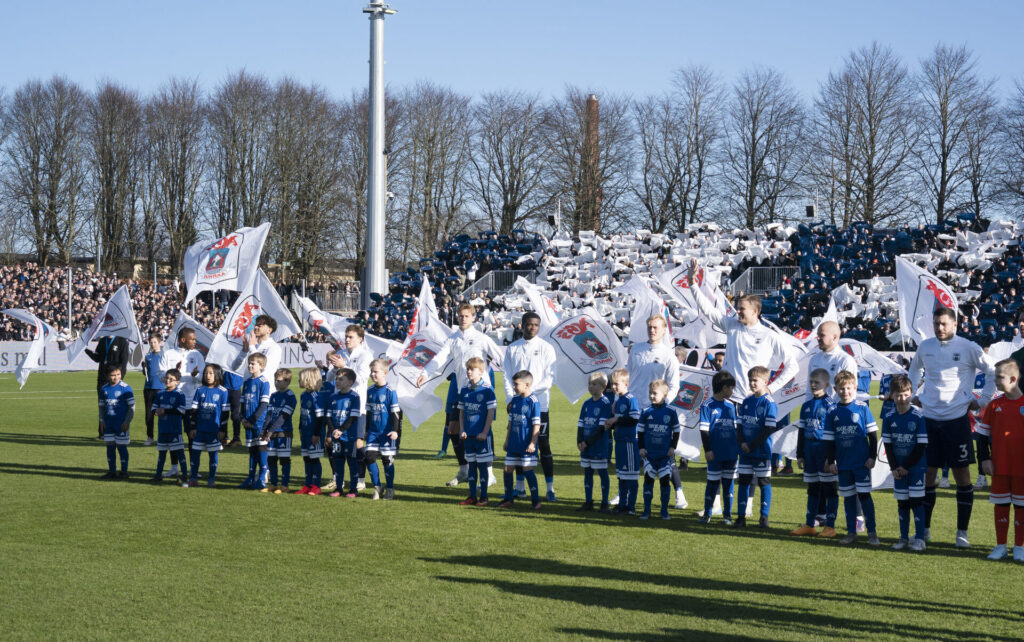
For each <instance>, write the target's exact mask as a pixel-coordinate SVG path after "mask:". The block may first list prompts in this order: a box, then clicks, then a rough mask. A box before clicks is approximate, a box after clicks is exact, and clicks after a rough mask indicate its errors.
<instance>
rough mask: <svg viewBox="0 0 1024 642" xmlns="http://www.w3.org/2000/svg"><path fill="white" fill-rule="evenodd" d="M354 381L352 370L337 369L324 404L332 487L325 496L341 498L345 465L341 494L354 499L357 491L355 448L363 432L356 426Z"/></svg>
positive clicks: (357, 421) (357, 399) (357, 406)
mask: <svg viewBox="0 0 1024 642" xmlns="http://www.w3.org/2000/svg"><path fill="white" fill-rule="evenodd" d="M355 382H356V372H355V370H353V369H351V368H342V369H341V370H339V371H338V376H337V377H336V378H335V380H334V394H332V395H331V398H330V401H329V402H328V403H327V410H326V415H327V428H328V434H327V447H328V448H329V449H330V453H331V461H332V465H331V468H332V469H333V470H334V483H335V486H336V487H335V489H334V490H333V491H332V492H331V493H330V494H329V495H328V496H329V497H341V490H342V487H344V485H345V464H348V474H349V483H348V493H346V494H345V497H348V498H355V497H356V496H357V493H358V490H357V489H356V486H357V485H358V484H359V463H358V462H357V461H356V449H357V447H358V442H359V441H360V440H361V439H362V438H363V436H364V435H363V433H361V432H360V425H359V415H360V412H359V410H360V407H359V394H358V393H357V392H356V391H355V390H352V386H353V385H354V384H355Z"/></svg>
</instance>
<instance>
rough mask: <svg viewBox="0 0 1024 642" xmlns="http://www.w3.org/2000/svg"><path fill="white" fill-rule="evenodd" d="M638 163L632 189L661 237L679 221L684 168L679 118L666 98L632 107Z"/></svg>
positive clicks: (651, 225) (658, 98)
mask: <svg viewBox="0 0 1024 642" xmlns="http://www.w3.org/2000/svg"><path fill="white" fill-rule="evenodd" d="M633 117H634V119H635V120H636V131H637V146H638V148H639V149H638V154H639V163H638V165H639V166H638V167H637V178H636V181H635V184H634V186H633V193H634V194H636V197H637V199H639V201H640V205H641V206H642V207H643V209H644V212H645V213H646V214H647V220H648V222H649V225H650V229H651V231H652V232H657V233H661V232H664V231H665V229H666V228H668V227H669V225H671V224H672V223H674V222H675V221H676V220H677V218H678V209H679V207H678V205H679V200H678V193H679V191H680V187H681V184H682V182H683V169H684V166H685V164H686V142H685V140H684V139H683V138H682V130H683V124H682V120H683V118H682V114H680V113H679V110H678V109H677V108H676V103H675V101H674V100H673V99H672V98H671V97H670V96H667V95H663V96H657V97H655V96H650V97H647V98H644V99H642V100H638V101H636V102H635V103H633Z"/></svg>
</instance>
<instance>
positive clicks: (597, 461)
mask: <svg viewBox="0 0 1024 642" xmlns="http://www.w3.org/2000/svg"><path fill="white" fill-rule="evenodd" d="M580 466H581V467H583V468H591V469H593V470H608V458H607V457H601V458H598V457H587V456H585V455H581V456H580Z"/></svg>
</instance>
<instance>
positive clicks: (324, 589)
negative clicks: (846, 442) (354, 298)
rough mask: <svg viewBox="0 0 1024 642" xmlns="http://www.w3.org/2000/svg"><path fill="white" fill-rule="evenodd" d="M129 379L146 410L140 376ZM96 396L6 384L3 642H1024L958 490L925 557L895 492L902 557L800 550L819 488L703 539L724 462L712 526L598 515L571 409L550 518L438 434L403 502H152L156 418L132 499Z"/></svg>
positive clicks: (788, 481) (778, 499)
mask: <svg viewBox="0 0 1024 642" xmlns="http://www.w3.org/2000/svg"><path fill="white" fill-rule="evenodd" d="M127 381H128V383H129V384H130V385H131V386H132V387H133V388H134V389H135V390H136V391H137V392H140V391H141V389H142V378H141V375H139V374H138V373H134V372H133V373H130V374H129V375H128V378H127ZM94 382H95V374H93V373H71V374H63V373H58V374H43V373H37V374H33V375H32V378H31V379H30V380H29V382H28V385H27V386H26V387H25V389H24V390H22V391H18V388H17V382H15V381H14V377H13V375H11V374H2V375H0V498H2V501H0V524H3V532H2V535H0V572H2V578H3V582H2V588H0V622H2V630H3V637H4V639H7V640H13V639H40V638H49V639H54V638H75V639H110V638H115V637H116V638H121V639H126V638H135V639H165V638H177V639H180V638H183V637H185V636H188V637H199V636H201V637H203V638H207V639H226V638H230V639H240V638H249V639H269V638H271V637H274V638H282V637H284V638H300V637H302V638H311V639H326V638H338V637H355V636H356V635H358V636H359V637H362V638H374V637H378V638H394V637H396V636H398V635H401V636H403V637H404V638H406V639H416V640H419V639H454V638H469V639H482V638H490V639H512V638H516V639H527V638H530V637H534V638H536V637H538V636H543V637H544V638H551V637H564V638H583V637H592V638H600V639H611V640H619V639H653V640H661V639H664V640H668V639H674V638H679V637H682V636H686V635H691V636H694V637H696V638H698V639H702V640H717V639H744V638H747V639H753V638H761V639H763V638H774V639H780V638H784V639H788V640H804V639H808V640H809V639H820V638H823V637H832V638H848V639H852V638H865V637H872V638H928V639H948V640H954V639H955V640H973V639H994V640H1016V639H1020V636H1021V630H1022V627H1024V614H1022V611H1021V608H1020V601H1019V596H1020V594H1021V588H1022V587H1024V579H1022V578H1024V568H1022V567H1021V566H1020V565H1015V564H1013V563H1011V562H1003V563H993V562H988V561H987V560H985V559H984V556H985V555H986V554H987V552H988V551H989V549H990V548H991V546H992V545H993V544H994V532H993V526H992V508H991V505H990V504H988V503H987V493H986V492H979V493H978V494H977V496H976V505H975V512H974V518H973V520H972V528H971V541H972V544H973V546H972V548H971V549H970V550H969V551H967V552H961V551H957V550H955V549H954V548H953V546H952V537H953V530H954V523H953V521H954V520H953V517H954V512H955V507H954V494H953V491H952V490H940V491H939V504H938V507H937V509H936V516H935V523H934V524H933V528H932V532H933V533H934V543H933V544H932V545H931V546H930V547H929V550H928V551H927V552H926V553H924V554H913V553H907V552H900V553H897V552H893V551H890V550H888V545H889V544H891V543H892V542H893V541H894V539H895V536H896V533H897V526H896V506H895V501H894V500H893V498H892V495H891V492H890V491H879V492H876V493H875V494H874V495H875V505H876V507H877V512H878V517H879V533H880V535H881V537H882V539H883V542H884V543H885V544H886V547H885V548H883V549H882V550H873V549H869V548H868V547H867V546H866V544H864V543H863V542H862V543H860V544H858V545H856V546H854V547H852V548H843V547H840V546H839V545H838V544H837V543H835V542H834V541H824V542H823V541H817V540H814V539H797V538H793V537H790V536H788V535H787V532H788V531H789V530H790V529H792V528H793V527H795V526H796V525H797V523H798V522H799V521H801V519H802V515H803V507H804V499H805V488H804V485H803V484H802V482H800V481H799V478H798V477H796V476H792V477H783V478H776V479H775V480H774V483H773V485H774V486H775V489H774V494H773V503H772V528H771V529H770V531H769V532H762V531H759V530H758V529H757V528H747V529H746V530H743V531H735V530H731V529H724V528H722V527H721V526H719V525H717V524H714V523H713V524H712V525H711V526H706V527H701V526H700V525H698V524H697V523H696V517H695V510H696V508H695V507H697V505H698V504H700V503H702V498H703V487H704V466H703V464H696V465H692V466H691V467H690V469H689V471H687V472H686V473H685V474H684V480H683V483H684V488H685V490H686V495H687V498H688V499H689V501H690V504H691V508H689V509H687V510H685V511H677V510H674V509H673V510H672V511H671V513H672V520H671V521H669V522H662V521H660V520H652V521H651V522H647V523H645V522H640V521H638V520H636V519H635V518H613V517H605V516H601V515H599V514H588V515H585V516H581V515H580V514H578V513H576V512H575V511H574V510H573V509H574V508H575V507H576V506H577V505H578V504H579V502H580V501H581V499H582V494H583V488H582V474H581V472H580V469H579V465H578V459H577V457H576V456H575V454H574V453H575V447H574V445H573V443H572V442H573V440H574V438H575V422H576V415H577V412H578V406H577V407H572V406H570V405H569V404H568V403H567V402H566V401H565V399H564V397H562V396H561V395H560V394H558V393H556V394H555V397H556V401H554V402H553V407H552V412H551V419H552V425H553V431H552V432H553V440H552V441H553V445H554V450H555V453H556V466H557V470H556V489H557V492H558V497H559V501H558V502H557V503H556V504H546V505H545V506H544V508H543V509H542V510H541V511H539V512H532V511H528V510H527V509H526V506H525V505H524V506H522V507H518V506H517V507H516V508H515V509H513V510H511V511H502V510H497V509H494V508H467V507H461V506H458V505H457V501H458V500H460V499H462V497H463V496H464V495H465V486H464V485H463V486H462V487H461V488H459V489H454V490H453V489H448V488H444V487H443V486H442V485H443V483H444V482H445V481H446V480H447V479H449V478H450V477H451V476H452V473H453V470H454V461H455V460H454V457H453V456H452V455H450V454H449V456H448V457H447V458H445V459H443V460H441V461H435V460H433V459H432V456H433V455H434V453H435V452H436V451H437V448H438V446H439V442H440V423H441V422H440V418H439V417H438V418H435V419H434V420H433V421H431V422H429V423H427V424H425V425H423V426H422V427H421V428H420V430H419V431H418V432H412V431H411V430H408V429H407V430H406V432H405V434H404V436H403V442H402V452H401V453H400V455H399V458H398V461H397V477H396V489H397V499H396V500H395V501H393V502H372V501H370V500H369V498H368V494H364V495H363V496H361V497H360V498H359V499H357V500H345V499H344V498H340V499H329V498H326V497H320V498H315V497H305V496H274V495H266V494H260V493H255V492H249V491H240V490H235V489H234V488H233V487H234V486H235V485H237V484H238V483H239V481H241V479H242V477H243V476H244V472H245V466H246V455H245V453H244V451H243V450H241V449H233V450H232V451H230V452H227V453H225V454H222V455H221V466H220V472H219V473H218V488H216V489H207V488H205V487H200V488H190V489H183V488H180V487H178V486H176V485H173V484H171V483H166V484H164V485H162V486H155V485H152V484H150V483H149V482H148V478H149V477H150V476H152V474H153V471H154V469H155V465H156V458H157V454H156V449H155V448H145V447H142V446H141V439H144V437H145V427H144V422H143V419H142V417H141V413H140V416H139V417H137V418H136V420H135V421H134V422H133V426H132V435H133V445H132V447H131V449H130V452H131V463H130V470H131V472H132V475H133V477H132V479H131V480H130V481H129V482H105V481H100V480H99V476H100V475H101V474H102V473H103V472H104V470H105V466H106V460H105V453H104V449H103V444H102V443H101V442H99V441H96V440H95V439H94V434H95V424H96V420H95V416H96V402H95V393H94ZM499 389H500V386H499ZM139 396H140V398H141V394H139ZM501 396H502V393H501V392H499V397H501ZM499 401H500V400H499ZM503 421H504V413H502V412H499V418H498V422H497V424H498V432H497V435H498V436H499V437H500V436H502V435H503V434H504V425H502V422H503ZM499 443H500V442H499ZM293 462H294V463H293V471H294V473H295V474H297V475H299V479H300V483H293V487H294V488H297V487H298V486H299V485H301V471H302V464H301V458H300V457H296V458H294V459H293ZM203 466H204V471H203V472H204V475H205V466H206V458H205V457H204V458H203ZM324 467H325V469H326V468H328V466H327V464H326V462H325V464H324ZM293 478H294V475H293ZM499 485H500V482H499ZM612 485H613V492H614V488H615V482H614V479H613V481H612ZM493 490H494V489H492V491H493ZM655 501H656V502H657V498H656V500H655ZM1011 536H1012V535H1011ZM862 539H863V538H862Z"/></svg>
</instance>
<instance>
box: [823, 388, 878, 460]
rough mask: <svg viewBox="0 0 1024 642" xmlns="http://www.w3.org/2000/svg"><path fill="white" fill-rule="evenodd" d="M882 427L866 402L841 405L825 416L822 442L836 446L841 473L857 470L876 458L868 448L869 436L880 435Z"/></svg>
mask: <svg viewBox="0 0 1024 642" xmlns="http://www.w3.org/2000/svg"><path fill="white" fill-rule="evenodd" d="M877 431H878V426H877V425H876V424H875V418H874V417H873V416H872V415H871V410H870V409H869V408H868V405H867V404H866V403H864V402H863V401H854V402H852V403H849V404H846V405H843V404H839V405H838V406H836V407H835V408H833V409H832V410H830V411H829V413H828V415H826V416H825V429H824V431H823V433H822V439H824V440H825V441H834V442H835V443H836V465H837V466H838V467H839V470H857V469H858V468H860V467H861V466H863V465H864V462H865V461H867V459H868V457H874V456H875V453H873V452H870V451H871V449H870V448H869V447H868V446H869V444H868V433H869V432H877Z"/></svg>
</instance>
